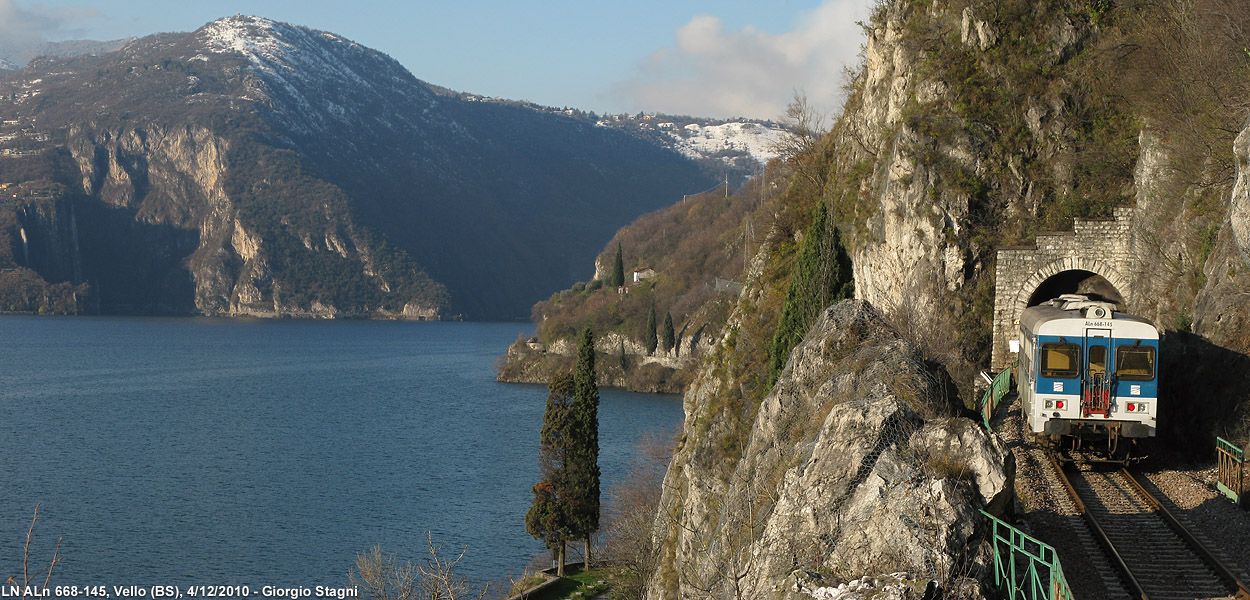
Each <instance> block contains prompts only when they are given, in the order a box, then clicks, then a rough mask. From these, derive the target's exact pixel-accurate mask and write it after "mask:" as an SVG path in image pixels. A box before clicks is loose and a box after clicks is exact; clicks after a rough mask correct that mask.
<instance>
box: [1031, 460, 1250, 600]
mask: <svg viewBox="0 0 1250 600" xmlns="http://www.w3.org/2000/svg"><path fill="white" fill-rule="evenodd" d="M1050 462H1051V467H1052V468H1053V469H1054V472H1055V474H1056V475H1057V477H1058V478H1059V480H1060V482H1061V483H1062V484H1063V486H1064V487H1065V488H1066V490H1067V492H1068V494H1069V495H1070V497H1071V499H1072V501H1073V503H1074V504H1075V505H1076V509H1077V511H1078V512H1080V513H1081V514H1082V515H1083V516H1084V517H1085V520H1086V522H1087V523H1088V524H1089V526H1090V529H1091V531H1092V532H1093V534H1094V537H1095V538H1096V539H1098V541H1099V542H1100V544H1101V545H1102V546H1103V550H1104V552H1105V553H1106V555H1107V557H1108V558H1109V559H1110V561H1111V563H1112V564H1113V565H1114V566H1115V567H1116V568H1117V570H1118V571H1119V572H1120V578H1121V580H1122V582H1123V584H1124V587H1125V589H1126V591H1127V593H1128V595H1129V596H1130V597H1131V598H1139V599H1142V600H1147V599H1149V600H1196V599H1206V598H1230V597H1235V598H1237V599H1238V600H1250V587H1248V586H1247V585H1246V584H1245V583H1243V582H1241V581H1239V580H1238V579H1237V577H1236V575H1235V574H1234V573H1233V572H1232V571H1231V570H1229V569H1228V568H1227V567H1225V566H1224V565H1223V564H1222V562H1221V561H1220V560H1219V559H1218V558H1217V557H1216V556H1214V555H1213V554H1212V553H1211V552H1210V551H1209V550H1207V549H1206V548H1204V547H1203V546H1202V544H1201V543H1200V542H1199V541H1198V538H1197V537H1196V536H1194V535H1193V534H1191V533H1189V531H1188V530H1187V529H1185V527H1184V526H1183V525H1182V524H1181V523H1180V522H1179V521H1177V520H1176V519H1175V518H1174V517H1173V516H1172V515H1171V513H1169V512H1168V511H1167V509H1166V508H1164V506H1163V505H1162V504H1161V503H1160V502H1159V501H1158V500H1156V499H1155V498H1154V497H1153V496H1152V495H1151V494H1150V492H1149V491H1147V490H1146V489H1145V488H1144V487H1142V486H1141V484H1140V483H1138V481H1137V480H1136V478H1135V477H1134V476H1133V475H1132V473H1131V472H1130V471H1129V470H1128V469H1119V470H1111V469H1107V468H1101V469H1099V468H1093V469H1088V470H1086V469H1082V468H1079V467H1078V466H1075V465H1074V466H1071V467H1069V468H1067V469H1064V468H1063V467H1062V466H1060V464H1059V463H1058V461H1056V460H1055V458H1054V456H1051V457H1050ZM1087 468H1088V467H1087Z"/></svg>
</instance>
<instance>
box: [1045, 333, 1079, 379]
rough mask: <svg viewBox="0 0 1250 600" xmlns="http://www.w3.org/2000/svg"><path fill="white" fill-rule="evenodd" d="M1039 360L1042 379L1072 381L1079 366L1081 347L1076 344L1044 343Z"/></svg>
mask: <svg viewBox="0 0 1250 600" xmlns="http://www.w3.org/2000/svg"><path fill="white" fill-rule="evenodd" d="M1039 354H1041V360H1040V361H1039V362H1040V363H1041V364H1040V365H1039V366H1041V369H1042V377H1045V378H1047V379H1073V378H1075V377H1076V376H1077V374H1078V373H1079V371H1078V370H1077V365H1079V364H1081V347H1080V346H1078V345H1076V344H1066V343H1062V342H1046V343H1045V344H1042V348H1041V352H1039Z"/></svg>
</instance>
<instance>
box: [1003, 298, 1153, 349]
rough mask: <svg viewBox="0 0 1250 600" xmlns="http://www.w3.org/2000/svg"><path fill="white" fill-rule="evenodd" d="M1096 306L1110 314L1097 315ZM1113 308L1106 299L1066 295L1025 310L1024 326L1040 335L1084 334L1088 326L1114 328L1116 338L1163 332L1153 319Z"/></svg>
mask: <svg viewBox="0 0 1250 600" xmlns="http://www.w3.org/2000/svg"><path fill="white" fill-rule="evenodd" d="M1082 300H1084V298H1082ZM1096 306H1103V307H1106V308H1108V310H1106V311H1104V312H1102V314H1105V315H1106V316H1103V317H1096V316H1093V315H1092V314H1091V313H1090V312H1089V311H1088V310H1087V309H1088V308H1091V307H1096ZM1110 308H1111V306H1110V305H1109V304H1106V303H1102V302H1088V301H1085V302H1081V301H1076V300H1074V299H1073V298H1072V297H1063V298H1060V299H1057V300H1051V301H1049V302H1047V303H1045V304H1039V305H1037V306H1030V307H1028V308H1026V309H1024V313H1023V314H1021V315H1020V328H1021V329H1023V330H1025V331H1031V332H1033V333H1034V334H1038V335H1081V336H1083V335H1084V331H1085V329H1087V328H1088V329H1111V330H1112V331H1113V332H1114V333H1113V335H1115V337H1131V338H1137V339H1158V337H1159V332H1158V330H1157V329H1155V326H1154V324H1153V323H1151V322H1150V321H1149V320H1147V319H1143V318H1141V317H1135V316H1132V315H1127V314H1124V313H1122V312H1119V311H1115V310H1110Z"/></svg>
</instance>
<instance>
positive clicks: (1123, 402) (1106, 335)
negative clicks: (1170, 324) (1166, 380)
mask: <svg viewBox="0 0 1250 600" xmlns="http://www.w3.org/2000/svg"><path fill="white" fill-rule="evenodd" d="M1018 343H1019V351H1020V354H1019V366H1018V369H1019V371H1018V373H1017V376H1018V377H1017V380H1018V381H1019V385H1020V399H1021V406H1022V407H1023V410H1024V415H1025V418H1026V420H1027V422H1028V425H1029V428H1030V429H1031V430H1032V431H1033V432H1034V433H1036V434H1043V435H1050V436H1054V438H1052V439H1058V438H1070V439H1072V440H1074V441H1076V442H1077V443H1080V442H1081V441H1082V440H1086V439H1091V438H1101V437H1103V436H1105V437H1106V439H1107V440H1108V446H1109V450H1110V451H1111V452H1113V453H1117V452H1118V453H1120V454H1123V453H1124V452H1126V451H1127V445H1125V444H1119V440H1120V438H1130V439H1133V440H1136V439H1141V438H1151V437H1154V436H1155V432H1156V430H1157V428H1158V421H1157V418H1158V410H1159V377H1158V375H1159V369H1158V364H1159V360H1158V359H1159V331H1158V330H1157V329H1155V327H1154V326H1153V325H1152V324H1151V323H1150V322H1149V321H1147V320H1145V319H1141V318H1138V317H1133V316H1129V315H1126V314H1123V313H1120V312H1117V311H1116V310H1115V305H1114V304H1111V303H1107V302H1096V301H1091V300H1089V298H1087V297H1085V296H1079V295H1075V294H1067V295H1064V296H1060V297H1059V298H1057V299H1054V300H1050V301H1048V302H1045V303H1043V304H1041V305H1038V306H1032V307H1029V308H1027V309H1025V311H1024V313H1023V314H1022V315H1021V317H1020V338H1019V340H1018ZM1117 448H1118V449H1117Z"/></svg>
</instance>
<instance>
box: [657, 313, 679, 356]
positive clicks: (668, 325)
mask: <svg viewBox="0 0 1250 600" xmlns="http://www.w3.org/2000/svg"><path fill="white" fill-rule="evenodd" d="M676 335H677V334H676V333H675V332H674V331H673V313H670V312H666V313H664V328H663V330H662V331H661V333H660V344H661V346H660V347H661V348H663V349H664V352H665V353H666V354H667V353H668V352H669V351H671V350H672V349H673V346H675V345H677V339H676Z"/></svg>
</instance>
